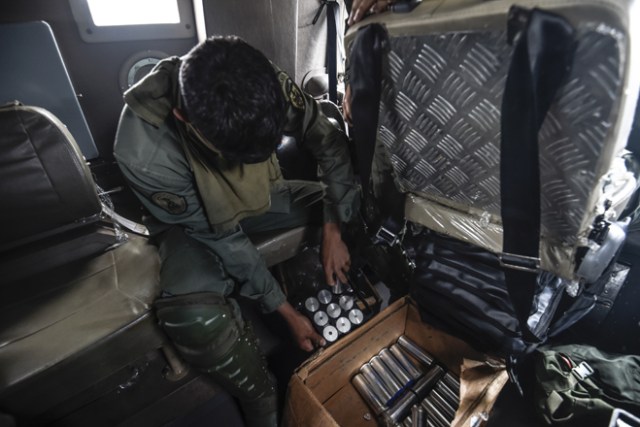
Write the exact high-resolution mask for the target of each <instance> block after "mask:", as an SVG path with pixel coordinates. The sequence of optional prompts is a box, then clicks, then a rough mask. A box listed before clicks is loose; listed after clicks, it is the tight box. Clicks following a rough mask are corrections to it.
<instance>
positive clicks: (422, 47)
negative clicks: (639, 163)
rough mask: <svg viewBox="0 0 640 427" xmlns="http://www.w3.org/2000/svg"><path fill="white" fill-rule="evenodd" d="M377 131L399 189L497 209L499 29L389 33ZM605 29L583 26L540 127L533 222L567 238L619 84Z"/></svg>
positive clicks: (506, 50)
mask: <svg viewBox="0 0 640 427" xmlns="http://www.w3.org/2000/svg"><path fill="white" fill-rule="evenodd" d="M390 45H391V52H390V53H389V56H388V66H387V67H386V70H385V75H384V80H383V92H382V103H381V108H380V124H381V127H380V132H379V135H380V138H381V140H382V141H383V143H384V144H385V145H386V147H387V149H388V151H389V153H390V155H391V162H392V164H393V166H394V169H395V172H396V175H397V177H398V180H399V182H400V184H401V185H402V186H403V187H404V190H406V191H410V192H413V193H416V194H419V195H421V196H424V197H426V198H429V197H435V198H437V199H438V200H439V201H442V200H443V199H444V200H450V201H452V202H453V203H452V206H454V205H462V206H467V207H470V208H474V209H479V210H481V211H486V212H489V213H490V214H492V215H496V216H499V215H500V170H499V162H500V109H501V104H502V92H503V88H504V84H505V81H506V76H507V71H508V67H509V63H510V60H511V52H512V48H511V46H509V45H508V44H507V42H506V34H505V32H504V31H484V32H468V33H445V34H429V35H423V36H417V37H416V36H412V37H395V38H392V39H391V40H390ZM619 50H620V48H619V46H618V42H617V40H616V39H615V38H614V37H612V36H611V35H610V34H606V33H600V32H597V31H595V30H585V31H583V33H582V35H581V36H580V37H579V43H578V47H577V52H576V57H575V61H574V66H573V68H572V71H571V73H570V76H569V78H568V80H567V82H566V84H565V85H564V86H563V87H562V88H561V90H560V92H559V95H558V98H557V100H556V102H555V103H554V105H553V106H552V107H551V109H550V111H549V113H548V116H547V118H546V119H545V122H544V123H543V126H542V128H541V131H540V135H539V145H540V159H539V161H540V168H541V189H542V192H541V205H542V228H543V234H544V235H545V237H546V238H547V239H551V240H556V241H560V242H562V243H566V244H575V243H576V239H577V235H578V233H579V231H581V230H579V228H580V225H581V222H582V220H583V218H584V217H585V215H586V214H588V213H589V212H591V210H592V208H593V207H592V206H587V204H588V200H589V196H590V194H591V193H592V192H593V191H594V186H595V185H597V182H596V178H597V177H596V174H595V172H594V171H595V170H596V168H597V164H598V160H599V158H600V156H601V154H602V153H603V150H604V149H605V146H606V143H607V136H608V133H609V129H610V128H611V126H612V121H613V119H612V117H613V116H614V114H615V111H614V110H615V108H616V107H617V103H616V101H617V99H618V97H619V94H620V91H621V77H620V72H619V68H620V59H619V57H620V53H619Z"/></svg>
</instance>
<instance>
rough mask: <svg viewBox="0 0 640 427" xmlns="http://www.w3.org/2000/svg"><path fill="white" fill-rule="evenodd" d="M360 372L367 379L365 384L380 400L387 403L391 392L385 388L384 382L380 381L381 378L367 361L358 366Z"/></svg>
mask: <svg viewBox="0 0 640 427" xmlns="http://www.w3.org/2000/svg"><path fill="white" fill-rule="evenodd" d="M360 374H361V375H362V376H363V377H364V379H365V380H366V381H367V384H369V388H370V390H371V391H372V392H373V393H374V394H375V395H376V396H377V397H379V398H380V400H381V401H382V402H383V403H384V404H385V405H387V402H389V400H390V399H391V396H393V394H392V393H391V391H390V390H387V389H386V388H385V386H384V384H383V383H382V380H381V379H380V377H379V376H378V374H376V373H375V371H374V370H373V368H372V367H371V365H369V364H368V363H365V364H364V365H362V367H361V368H360Z"/></svg>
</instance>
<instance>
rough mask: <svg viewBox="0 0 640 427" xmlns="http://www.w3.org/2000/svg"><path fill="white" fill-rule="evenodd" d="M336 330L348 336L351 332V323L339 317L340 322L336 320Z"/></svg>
mask: <svg viewBox="0 0 640 427" xmlns="http://www.w3.org/2000/svg"><path fill="white" fill-rule="evenodd" d="M336 328H337V329H338V330H339V331H340V332H342V333H343V334H346V333H347V332H349V331H350V330H351V322H349V319H347V318H346V317H339V318H338V320H336Z"/></svg>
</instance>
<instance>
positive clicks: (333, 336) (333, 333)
mask: <svg viewBox="0 0 640 427" xmlns="http://www.w3.org/2000/svg"><path fill="white" fill-rule="evenodd" d="M322 336H323V337H324V339H325V340H327V341H328V342H334V341H335V340H337V339H338V330H337V329H336V328H335V327H333V326H331V325H327V326H325V327H324V329H323V330H322Z"/></svg>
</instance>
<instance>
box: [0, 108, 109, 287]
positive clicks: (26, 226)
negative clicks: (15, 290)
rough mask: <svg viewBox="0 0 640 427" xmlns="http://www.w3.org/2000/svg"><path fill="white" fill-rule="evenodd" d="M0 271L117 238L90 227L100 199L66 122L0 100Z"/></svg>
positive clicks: (48, 261)
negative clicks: (2, 102)
mask: <svg viewBox="0 0 640 427" xmlns="http://www.w3.org/2000/svg"><path fill="white" fill-rule="evenodd" d="M0 153H1V155H0V200H2V203H3V206H4V208H3V209H2V210H0V255H1V257H0V259H1V260H2V261H1V262H0V277H2V281H3V282H8V281H10V279H11V278H15V277H17V276H20V275H23V274H31V273H34V269H40V270H42V269H43V268H47V267H52V266H54V265H59V264H61V263H64V262H68V261H71V260H74V259H78V258H80V257H83V256H88V255H90V254H95V253H99V252H102V251H104V250H105V249H106V248H108V247H109V246H111V245H113V244H114V243H115V242H116V241H117V237H116V236H115V234H114V233H113V232H111V233H109V232H99V233H98V232H96V224H97V222H98V221H99V220H100V213H101V210H102V208H101V203H100V200H99V198H98V195H97V192H96V186H95V183H94V181H93V178H92V176H91V172H90V171H89V168H88V166H87V164H86V162H85V160H84V158H83V156H82V154H81V153H80V149H79V148H78V146H77V144H76V143H75V140H74V139H73V137H72V136H71V134H70V133H69V131H68V130H67V128H66V127H65V126H64V125H63V124H62V123H61V122H60V121H59V120H58V119H57V118H56V117H55V116H54V115H53V114H51V113H49V112H48V111H46V110H44V109H42V108H38V107H30V106H24V105H21V104H19V103H12V104H8V105H5V106H3V107H0Z"/></svg>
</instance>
